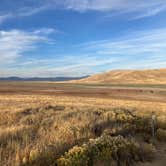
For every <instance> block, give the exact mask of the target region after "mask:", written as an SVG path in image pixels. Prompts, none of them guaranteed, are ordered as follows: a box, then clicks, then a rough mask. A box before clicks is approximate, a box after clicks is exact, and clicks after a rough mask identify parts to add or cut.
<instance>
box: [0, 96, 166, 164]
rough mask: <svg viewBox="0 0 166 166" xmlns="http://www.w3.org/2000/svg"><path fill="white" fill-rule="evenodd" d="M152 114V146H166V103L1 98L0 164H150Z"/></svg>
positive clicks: (89, 99)
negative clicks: (153, 135)
mask: <svg viewBox="0 0 166 166" xmlns="http://www.w3.org/2000/svg"><path fill="white" fill-rule="evenodd" d="M152 112H154V113H155V115H156V117H157V124H156V128H155V131H156V133H155V134H156V137H155V139H156V142H158V141H157V139H158V140H162V141H163V142H165V129H166V121H165V119H166V104H165V103H164V102H161V103H160V102H150V101H136V100H119V99H110V98H99V97H98V98H96V97H79V96H77V97H76V96H65V95H64V96H59V95H57V96H56V95H55V96H53V95H41V94H40V95H36V94H26V95H25V94H1V95H0V164H1V165H3V166H16V165H18V166H19V165H27V166H51V165H59V166H63V165H67V166H70V165H73V166H79V165H84V166H85V165H86V164H87V165H90V166H91V165H92V163H93V165H108V163H110V161H111V163H112V165H113V164H114V165H115V166H116V165H118V166H119V165H120V166H123V165H124V163H126V166H127V165H129V163H130V165H133V164H134V163H136V162H138V161H141V162H144V161H151V160H152V162H153V157H154V156H153V155H155V153H156V152H155V148H157V147H155V144H154V146H152V143H153V139H152V133H151V113H152ZM126 148H127V151H126ZM124 149H125V151H124ZM151 154H152V155H151ZM66 162H67V164H65V163H66ZM85 162H86V163H85Z"/></svg>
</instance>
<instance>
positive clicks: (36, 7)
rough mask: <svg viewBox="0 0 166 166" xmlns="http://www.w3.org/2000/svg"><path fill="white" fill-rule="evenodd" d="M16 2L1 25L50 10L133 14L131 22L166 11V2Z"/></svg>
mask: <svg viewBox="0 0 166 166" xmlns="http://www.w3.org/2000/svg"><path fill="white" fill-rule="evenodd" d="M10 1H11V2H10ZM16 2H17V3H16V5H17V6H16V5H15V8H14V9H13V10H10V9H6V10H5V11H3V14H1V15H0V23H2V22H4V21H6V20H8V19H11V18H16V17H27V16H32V15H35V14H38V13H40V12H43V11H45V10H50V9H51V10H57V9H63V10H74V11H77V12H86V11H99V12H105V13H106V15H108V16H110V15H111V16H112V15H119V14H129V13H131V14H132V16H131V18H130V19H131V20H132V19H140V18H144V17H150V16H154V15H157V14H159V13H160V12H162V11H166V1H165V0H151V1H145V0H134V1H133V0H61V1H59V0H44V1H43V0H39V1H32V0H30V1H29V3H21V2H22V1H18V0H16ZM9 3H11V4H12V3H13V0H9ZM29 4H31V5H29ZM2 5H3V4H2Z"/></svg>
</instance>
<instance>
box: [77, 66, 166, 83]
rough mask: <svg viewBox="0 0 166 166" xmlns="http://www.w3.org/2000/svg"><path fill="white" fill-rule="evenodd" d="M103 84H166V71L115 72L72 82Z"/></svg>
mask: <svg viewBox="0 0 166 166" xmlns="http://www.w3.org/2000/svg"><path fill="white" fill-rule="evenodd" d="M74 82H78V83H104V84H106V83H107V84H108V83H109V84H166V69H156V70H115V71H110V72H106V73H102V74H96V75H93V76H91V77H88V78H85V79H82V80H78V81H74Z"/></svg>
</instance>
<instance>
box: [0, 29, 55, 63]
mask: <svg viewBox="0 0 166 166" xmlns="http://www.w3.org/2000/svg"><path fill="white" fill-rule="evenodd" d="M52 32H53V29H39V30H36V31H30V32H27V31H22V30H10V31H0V65H6V64H9V63H12V62H14V61H16V59H17V58H19V57H21V56H23V54H24V53H26V52H28V51H32V50H34V49H35V48H36V47H37V44H38V43H42V42H43V43H48V42H49V41H50V40H49V39H48V37H47V35H48V34H50V33H52Z"/></svg>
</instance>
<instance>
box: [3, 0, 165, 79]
mask: <svg viewBox="0 0 166 166" xmlns="http://www.w3.org/2000/svg"><path fill="white" fill-rule="evenodd" d="M165 67H166V0H1V2H0V77H9V76H19V77H64V76H68V77H77V76H85V75H92V74H96V73H101V72H105V71H109V70H117V69H153V68H165Z"/></svg>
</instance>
